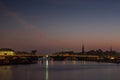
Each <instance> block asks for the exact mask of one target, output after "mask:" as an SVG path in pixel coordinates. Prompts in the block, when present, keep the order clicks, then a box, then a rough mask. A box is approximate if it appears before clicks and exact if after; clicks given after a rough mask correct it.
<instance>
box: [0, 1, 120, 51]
mask: <svg viewBox="0 0 120 80" xmlns="http://www.w3.org/2000/svg"><path fill="white" fill-rule="evenodd" d="M119 14H120V1H119V0H29V1H28V0H1V1H0V37H1V40H0V44H1V45H0V48H3V47H10V48H13V49H16V50H31V49H37V50H38V51H40V52H41V53H47V52H56V51H62V50H74V51H80V50H81V44H82V43H84V44H85V46H86V50H90V49H98V48H102V49H104V50H107V49H108V48H109V47H110V46H113V48H114V49H115V50H118V51H119V50H120V48H119V47H120V42H119V41H120V36H119V34H120V31H119V30H120V16H119Z"/></svg>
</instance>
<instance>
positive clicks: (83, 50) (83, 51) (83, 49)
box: [82, 44, 85, 53]
mask: <svg viewBox="0 0 120 80" xmlns="http://www.w3.org/2000/svg"><path fill="white" fill-rule="evenodd" d="M82 53H85V48H84V44H82Z"/></svg>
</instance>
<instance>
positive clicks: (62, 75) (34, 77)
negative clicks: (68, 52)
mask: <svg viewBox="0 0 120 80" xmlns="http://www.w3.org/2000/svg"><path fill="white" fill-rule="evenodd" d="M119 73H120V64H112V63H111V64H110V63H96V62H86V61H49V62H48V60H46V61H44V62H43V64H41V63H40V62H39V63H38V64H30V65H12V66H0V80H120V76H119Z"/></svg>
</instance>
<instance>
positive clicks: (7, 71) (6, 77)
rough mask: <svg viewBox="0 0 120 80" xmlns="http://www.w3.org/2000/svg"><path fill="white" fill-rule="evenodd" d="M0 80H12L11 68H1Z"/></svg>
mask: <svg viewBox="0 0 120 80" xmlns="http://www.w3.org/2000/svg"><path fill="white" fill-rule="evenodd" d="M0 77H1V78H0V80H11V78H12V71H11V66H0Z"/></svg>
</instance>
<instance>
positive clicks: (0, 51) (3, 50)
mask: <svg viewBox="0 0 120 80" xmlns="http://www.w3.org/2000/svg"><path fill="white" fill-rule="evenodd" d="M7 55H9V56H12V55H15V51H14V50H12V49H9V48H1V49H0V56H7Z"/></svg>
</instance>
